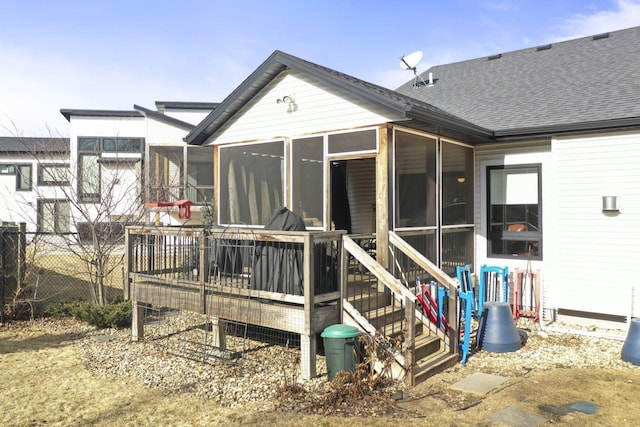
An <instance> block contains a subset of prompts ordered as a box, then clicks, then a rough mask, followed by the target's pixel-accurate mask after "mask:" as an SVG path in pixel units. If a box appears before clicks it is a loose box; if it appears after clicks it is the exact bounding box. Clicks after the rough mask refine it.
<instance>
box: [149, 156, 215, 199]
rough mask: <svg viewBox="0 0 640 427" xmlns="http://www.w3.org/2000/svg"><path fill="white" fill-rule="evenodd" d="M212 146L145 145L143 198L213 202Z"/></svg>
mask: <svg viewBox="0 0 640 427" xmlns="http://www.w3.org/2000/svg"><path fill="white" fill-rule="evenodd" d="M213 150H214V148H213V147H192V146H187V147H184V146H165V145H156V146H149V162H148V165H149V167H148V171H149V175H148V181H147V182H148V186H147V198H148V200H152V201H166V202H176V201H178V200H182V199H188V200H190V201H192V202H193V203H195V204H197V205H205V204H211V203H212V202H213Z"/></svg>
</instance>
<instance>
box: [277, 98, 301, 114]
mask: <svg viewBox="0 0 640 427" xmlns="http://www.w3.org/2000/svg"><path fill="white" fill-rule="evenodd" d="M276 103H277V104H286V105H287V113H292V112H294V111H297V110H298V104H296V100H295V99H294V98H293V96H291V95H285V96H283V97H282V98H278V99H276Z"/></svg>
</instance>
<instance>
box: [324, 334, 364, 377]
mask: <svg viewBox="0 0 640 427" xmlns="http://www.w3.org/2000/svg"><path fill="white" fill-rule="evenodd" d="M360 334H361V332H360V330H359V329H358V328H356V327H355V326H349V325H331V326H329V327H327V328H325V330H324V331H322V334H320V336H321V337H322V340H323V343H324V354H325V356H326V358H327V376H328V377H329V379H330V380H332V379H334V378H335V377H336V373H337V372H338V371H352V372H355V370H356V346H357V341H358V337H359V336H360Z"/></svg>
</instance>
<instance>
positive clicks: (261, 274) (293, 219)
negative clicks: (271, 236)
mask: <svg viewBox="0 0 640 427" xmlns="http://www.w3.org/2000/svg"><path fill="white" fill-rule="evenodd" d="M264 229H265V230H278V231H305V230H306V227H305V225H304V221H303V220H302V219H301V218H300V217H299V216H297V215H296V214H294V213H293V212H291V211H290V210H289V209H287V208H286V207H282V208H280V209H278V210H276V211H275V212H274V213H273V216H272V217H271V219H270V220H269V222H268V223H267V225H265V227H264ZM303 251H304V245H303V244H302V243H288V242H287V243H285V242H260V243H259V245H258V247H257V248H256V262H255V264H254V267H253V289H256V290H262V291H270V292H280V293H285V294H289V295H303V294H304V285H303V279H304V273H303V265H304V254H303Z"/></svg>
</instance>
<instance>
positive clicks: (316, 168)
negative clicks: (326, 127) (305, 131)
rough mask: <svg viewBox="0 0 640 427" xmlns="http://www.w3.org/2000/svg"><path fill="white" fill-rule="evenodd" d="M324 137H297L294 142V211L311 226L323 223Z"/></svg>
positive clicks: (318, 225) (292, 149)
mask: <svg viewBox="0 0 640 427" xmlns="http://www.w3.org/2000/svg"><path fill="white" fill-rule="evenodd" d="M323 142H324V138H323V137H322V136H316V137H311V138H300V139H294V140H292V143H291V154H292V155H291V158H292V160H291V169H292V172H291V173H292V179H291V191H292V198H291V199H292V202H293V212H295V213H296V214H298V215H299V216H300V217H301V218H302V219H304V223H305V225H306V226H307V227H322V225H323V219H322V218H323V212H324V211H323V202H324V197H323V194H324V190H323V188H324V187H323V176H324V160H323V146H324V144H323Z"/></svg>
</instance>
